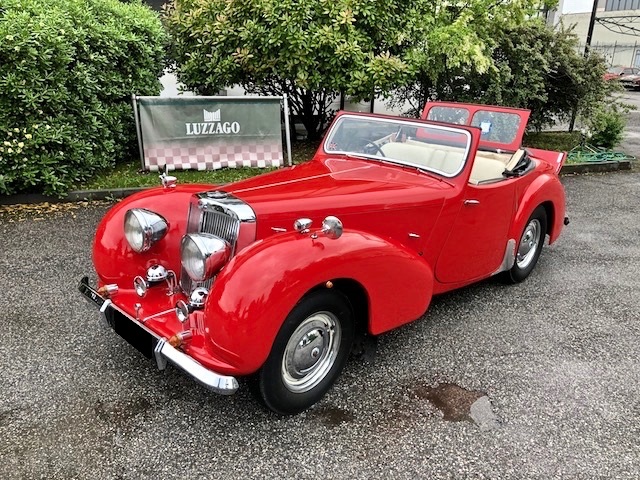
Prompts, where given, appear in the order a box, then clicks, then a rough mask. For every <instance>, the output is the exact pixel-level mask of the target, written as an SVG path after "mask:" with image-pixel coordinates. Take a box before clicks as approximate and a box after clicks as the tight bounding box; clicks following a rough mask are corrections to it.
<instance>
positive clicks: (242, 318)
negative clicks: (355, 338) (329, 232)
mask: <svg viewBox="0 0 640 480" xmlns="http://www.w3.org/2000/svg"><path fill="white" fill-rule="evenodd" d="M257 272H260V273H261V274H257ZM320 289H331V290H335V291H339V292H340V293H341V294H342V295H344V296H345V297H346V298H347V299H348V301H349V303H350V306H351V307H352V310H353V314H354V318H355V319H356V322H357V328H366V330H367V331H368V332H369V333H371V334H373V335H377V334H379V333H382V332H384V331H387V330H390V329H392V328H395V327H398V326H400V325H403V324H405V323H408V322H410V321H413V320H415V319H417V318H419V317H420V316H421V315H422V314H423V313H424V312H425V311H426V309H427V307H428V305H429V303H430V301H431V296H432V294H433V272H432V270H431V267H430V266H429V265H428V264H427V262H426V261H425V260H424V259H423V258H422V257H419V256H418V255H417V254H416V253H415V252H412V251H410V250H408V249H407V248H406V247H404V246H403V245H401V244H399V243H395V242H393V241H391V240H388V239H382V238H380V237H376V236H373V235H370V234H366V233H363V232H356V231H351V232H348V231H346V232H344V234H343V236H342V237H341V238H339V239H337V240H332V239H328V238H323V237H319V238H316V239H314V238H310V237H308V236H303V235H300V234H299V233H297V232H290V233H283V234H281V235H276V236H274V237H270V238H269V239H266V240H264V241H262V242H258V243H256V244H255V245H254V246H252V247H249V248H247V249H245V250H243V251H242V252H241V253H239V254H238V255H237V256H236V257H234V258H233V259H232V260H231V262H230V263H229V264H227V265H226V266H225V268H224V269H223V270H222V271H221V272H220V274H219V275H218V277H217V279H216V281H215V282H214V284H213V286H212V289H211V291H210V293H209V296H208V298H207V303H206V305H205V320H204V322H205V326H206V327H207V328H208V329H209V330H208V331H209V332H210V334H209V344H210V347H211V349H212V354H214V355H216V356H220V357H221V358H223V359H224V360H225V361H227V362H229V363H230V364H231V365H234V366H235V367H236V369H237V374H239V375H250V374H252V373H253V372H255V371H256V370H257V369H259V368H260V366H261V365H262V364H263V362H264V361H265V359H266V357H267V355H268V354H269V351H270V349H271V345H272V343H273V339H274V338H275V336H276V334H277V333H278V331H279V329H280V327H281V325H282V323H283V322H284V320H285V318H286V316H287V315H288V313H289V312H290V311H291V310H292V309H293V308H294V307H295V305H297V304H299V303H300V302H301V301H302V300H303V299H304V298H305V296H306V295H308V294H309V293H311V292H314V291H317V290H320ZM248 340H250V341H248Z"/></svg>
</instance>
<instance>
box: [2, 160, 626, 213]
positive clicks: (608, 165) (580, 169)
mask: <svg viewBox="0 0 640 480" xmlns="http://www.w3.org/2000/svg"><path fill="white" fill-rule="evenodd" d="M620 170H631V161H630V160H620V161H615V162H590V163H574V164H565V165H563V166H562V169H561V170H560V175H578V174H582V173H603V172H617V171H620ZM150 188H156V187H135V188H111V189H107V190H75V191H71V192H69V193H68V194H67V195H66V196H65V197H49V196H47V195H41V194H39V193H25V194H18V195H8V196H2V197H0V205H18V204H35V203H45V202H48V203H73V202H86V201H92V200H118V199H121V198H125V197H128V196H129V195H133V194H134V193H137V192H141V191H143V190H148V189H150Z"/></svg>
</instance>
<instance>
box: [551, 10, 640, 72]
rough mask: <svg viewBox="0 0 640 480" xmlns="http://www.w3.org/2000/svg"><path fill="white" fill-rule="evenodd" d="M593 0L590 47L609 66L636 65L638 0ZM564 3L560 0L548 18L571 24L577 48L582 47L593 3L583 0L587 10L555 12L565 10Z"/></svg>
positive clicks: (638, 62)
mask: <svg viewBox="0 0 640 480" xmlns="http://www.w3.org/2000/svg"><path fill="white" fill-rule="evenodd" d="M596 1H598V6H597V11H596V23H595V26H594V29H593V35H592V38H591V50H592V51H595V52H599V53H600V54H601V55H602V56H603V57H604V58H605V61H606V62H607V64H608V65H610V66H614V65H622V66H625V67H640V0H596ZM568 3H569V2H567V1H566V0H561V1H560V3H559V5H558V10H557V12H555V13H554V14H553V15H551V16H550V21H551V22H553V23H554V24H556V25H558V24H560V23H562V24H563V25H564V26H565V27H568V26H574V32H575V34H576V35H577V36H578V38H579V39H580V47H581V51H584V48H585V44H586V39H587V32H588V30H589V20H590V19H591V8H592V6H593V3H591V1H590V0H585V2H584V4H583V8H582V10H588V11H579V12H575V11H574V12H571V11H570V12H569V13H563V14H560V13H558V12H562V11H563V9H565V11H566V8H567V6H568ZM574 3H575V2H574Z"/></svg>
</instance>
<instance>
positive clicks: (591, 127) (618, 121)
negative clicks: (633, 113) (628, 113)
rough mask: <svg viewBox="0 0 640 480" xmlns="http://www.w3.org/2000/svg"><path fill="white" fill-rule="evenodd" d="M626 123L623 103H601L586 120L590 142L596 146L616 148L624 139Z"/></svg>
mask: <svg viewBox="0 0 640 480" xmlns="http://www.w3.org/2000/svg"><path fill="white" fill-rule="evenodd" d="M625 123H626V122H625V116H624V106H623V105H620V104H618V103H615V102H612V103H609V104H604V103H603V104H601V105H600V108H599V109H597V110H596V111H594V112H592V113H591V115H590V116H589V117H588V118H586V119H585V120H584V124H585V125H586V130H587V131H588V133H589V136H590V138H589V139H588V140H589V143H591V144H592V145H593V146H595V147H601V148H608V149H611V148H614V147H615V146H617V145H618V144H619V143H620V142H621V141H622V134H623V132H624V127H625Z"/></svg>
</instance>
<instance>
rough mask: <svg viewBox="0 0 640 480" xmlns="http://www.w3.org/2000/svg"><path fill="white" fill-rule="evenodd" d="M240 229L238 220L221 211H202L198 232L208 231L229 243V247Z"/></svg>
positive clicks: (236, 237)
mask: <svg viewBox="0 0 640 480" xmlns="http://www.w3.org/2000/svg"><path fill="white" fill-rule="evenodd" d="M239 229H240V220H239V219H238V218H237V217H232V216H230V215H227V214H226V213H222V212H215V211H214V212H210V211H203V212H202V216H201V221H200V230H199V231H200V232H201V233H210V234H212V235H215V236H217V237H220V238H222V239H223V240H226V241H227V242H229V244H231V249H232V251H233V247H234V246H235V244H236V240H238V230H239Z"/></svg>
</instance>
